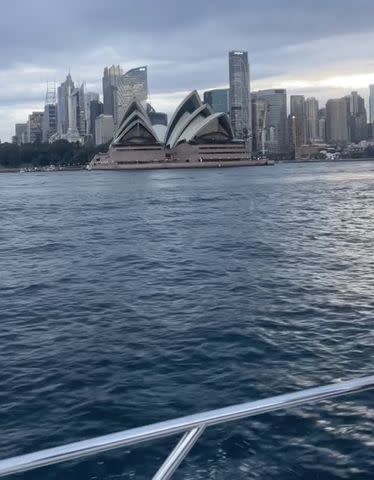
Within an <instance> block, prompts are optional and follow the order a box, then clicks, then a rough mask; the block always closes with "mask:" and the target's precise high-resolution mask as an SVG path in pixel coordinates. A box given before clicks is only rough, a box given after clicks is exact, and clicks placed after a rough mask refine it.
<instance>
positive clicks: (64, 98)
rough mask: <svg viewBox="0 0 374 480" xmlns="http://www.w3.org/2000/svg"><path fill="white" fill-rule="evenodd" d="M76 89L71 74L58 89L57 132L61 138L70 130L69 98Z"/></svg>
mask: <svg viewBox="0 0 374 480" xmlns="http://www.w3.org/2000/svg"><path fill="white" fill-rule="evenodd" d="M74 88H75V87H74V82H73V80H72V78H71V75H70V73H69V74H68V75H67V77H66V80H65V81H64V82H63V83H61V85H60V86H59V87H58V89H57V97H58V109H57V131H58V134H59V135H60V136H61V135H65V134H66V133H67V132H68V129H69V96H70V92H71V91H73V90H74Z"/></svg>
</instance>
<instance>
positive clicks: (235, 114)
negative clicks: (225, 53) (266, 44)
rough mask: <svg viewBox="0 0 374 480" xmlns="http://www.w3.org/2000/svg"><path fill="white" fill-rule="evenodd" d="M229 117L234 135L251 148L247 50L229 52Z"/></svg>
mask: <svg viewBox="0 0 374 480" xmlns="http://www.w3.org/2000/svg"><path fill="white" fill-rule="evenodd" d="M229 70H230V118H231V123H232V127H233V130H234V137H235V138H237V139H241V140H246V141H248V145H249V149H251V143H252V141H251V137H252V111H251V110H252V108H251V102H250V98H251V87H250V78H249V63H248V52H242V51H233V52H230V53H229Z"/></svg>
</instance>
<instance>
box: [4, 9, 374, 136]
mask: <svg viewBox="0 0 374 480" xmlns="http://www.w3.org/2000/svg"><path fill="white" fill-rule="evenodd" d="M373 18H374V1H373V0H354V1H353V0H261V1H259V0H256V1H254V0H230V1H227V0H209V1H208V0H206V1H204V0H203V1H202V0H189V1H187V2H181V1H180V0H136V1H134V0H131V1H129V0H106V1H103V0H59V1H56V0H2V1H1V5H0V58H1V63H0V139H1V140H2V141H5V140H9V139H10V138H11V135H12V134H13V130H14V123H15V122H23V121H26V118H27V115H28V114H29V113H30V112H31V111H32V110H38V109H41V108H42V106H43V102H44V97H45V90H46V83H47V82H48V81H49V82H53V81H56V82H57V83H60V82H61V81H63V80H64V78H65V76H66V73H67V71H68V70H69V69H70V71H71V74H72V77H73V79H74V80H75V82H82V81H85V82H86V84H87V89H88V90H91V91H98V92H101V77H102V71H103V67H104V66H105V65H111V64H113V63H116V64H117V63H119V64H121V65H122V66H123V68H124V69H128V68H132V67H134V66H139V65H148V67H149V86H150V92H151V102H152V103H153V105H154V106H155V107H156V108H158V109H160V110H164V111H167V112H170V111H172V110H173V108H174V107H175V106H176V105H177V104H178V103H179V101H180V100H181V98H182V97H183V96H184V95H185V93H186V92H188V91H190V90H192V89H194V88H197V89H199V90H204V89H208V88H214V87H221V86H226V85H227V84H228V60H227V52H228V51H229V50H232V49H243V50H244V49H245V50H248V52H249V56H250V61H251V80H252V90H255V89H260V88H270V87H282V88H287V89H288V91H289V93H291V94H292V93H304V94H306V95H314V96H317V97H318V98H319V99H320V100H321V103H324V102H325V101H326V98H329V97H336V96H341V95H343V94H345V93H349V92H350V91H351V90H352V89H355V90H359V91H360V92H361V93H362V95H364V96H365V97H367V96H368V90H367V86H368V85H369V84H370V83H374V48H373V46H374V22H373Z"/></svg>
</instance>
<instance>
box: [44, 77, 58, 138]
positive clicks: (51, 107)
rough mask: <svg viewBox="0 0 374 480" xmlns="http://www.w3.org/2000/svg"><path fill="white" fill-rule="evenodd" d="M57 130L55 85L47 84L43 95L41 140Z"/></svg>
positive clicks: (49, 136)
mask: <svg viewBox="0 0 374 480" xmlns="http://www.w3.org/2000/svg"><path fill="white" fill-rule="evenodd" d="M56 132H57V100H56V86H55V85H52V86H50V85H47V93H46V96H45V105H44V115H43V142H48V141H49V139H50V138H51V137H52V136H53V135H55V133H56Z"/></svg>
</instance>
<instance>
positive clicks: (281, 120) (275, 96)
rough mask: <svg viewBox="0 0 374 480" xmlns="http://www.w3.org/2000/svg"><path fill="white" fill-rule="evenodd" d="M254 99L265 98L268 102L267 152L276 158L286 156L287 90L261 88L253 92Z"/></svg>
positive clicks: (287, 149) (287, 150)
mask: <svg viewBox="0 0 374 480" xmlns="http://www.w3.org/2000/svg"><path fill="white" fill-rule="evenodd" d="M252 99H254V100H263V101H265V102H266V104H267V114H266V117H267V120H266V138H265V150H266V154H267V155H269V156H271V157H275V158H279V157H286V156H287V155H288V152H289V148H288V128H287V92H286V90H284V89H275V90H273V89H271V90H260V91H258V92H254V93H253V94H252Z"/></svg>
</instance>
